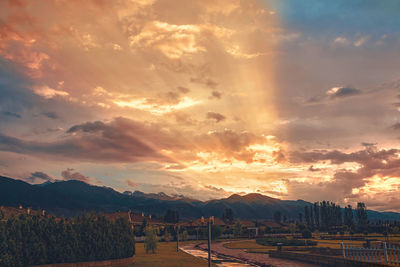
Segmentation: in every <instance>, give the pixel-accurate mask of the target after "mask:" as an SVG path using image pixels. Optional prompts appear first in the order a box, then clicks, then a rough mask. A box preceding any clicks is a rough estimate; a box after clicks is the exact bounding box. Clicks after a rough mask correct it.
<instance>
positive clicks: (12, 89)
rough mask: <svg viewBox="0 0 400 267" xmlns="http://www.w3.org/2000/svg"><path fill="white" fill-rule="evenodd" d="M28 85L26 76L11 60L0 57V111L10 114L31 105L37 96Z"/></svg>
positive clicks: (29, 83)
mask: <svg viewBox="0 0 400 267" xmlns="http://www.w3.org/2000/svg"><path fill="white" fill-rule="evenodd" d="M30 87H31V82H30V81H29V79H28V78H26V77H24V76H22V75H21V74H20V72H19V71H18V70H17V69H16V67H15V66H14V65H13V64H12V63H11V62H8V61H4V60H3V59H2V58H0V111H1V110H3V112H6V113H7V112H8V113H9V114H8V115H11V114H18V113H19V112H20V111H22V110H24V109H27V108H30V107H32V106H33V105H34V103H35V101H37V100H38V97H37V96H35V94H33V93H32V91H30V90H29V88H30ZM3 114H4V113H3ZM5 115H6V114H5ZM14 117H15V116H14Z"/></svg>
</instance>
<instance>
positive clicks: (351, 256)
mask: <svg viewBox="0 0 400 267" xmlns="http://www.w3.org/2000/svg"><path fill="white" fill-rule="evenodd" d="M340 247H341V250H342V256H343V258H344V259H347V260H354V261H363V262H374V263H384V264H390V265H395V266H397V265H400V249H399V247H396V246H395V245H393V244H389V243H385V242H382V243H381V244H380V245H378V246H375V247H369V248H363V247H357V246H354V245H347V244H343V243H341V244H340Z"/></svg>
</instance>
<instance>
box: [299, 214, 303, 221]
mask: <svg viewBox="0 0 400 267" xmlns="http://www.w3.org/2000/svg"><path fill="white" fill-rule="evenodd" d="M299 223H303V213H301V212H299Z"/></svg>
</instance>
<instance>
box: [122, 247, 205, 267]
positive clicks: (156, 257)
mask: <svg viewBox="0 0 400 267" xmlns="http://www.w3.org/2000/svg"><path fill="white" fill-rule="evenodd" d="M183 244H185V242H181V243H180V245H183ZM154 266H163V267H186V266H191V267H206V266H207V262H206V261H205V260H203V259H199V258H196V257H194V256H191V255H189V254H187V253H185V252H182V251H179V252H177V251H176V244H175V243H173V242H169V243H168V244H167V243H164V242H163V243H158V249H157V253H156V254H151V253H149V254H146V252H145V250H144V245H143V243H137V244H136V262H135V263H134V264H133V265H128V266H126V267H154Z"/></svg>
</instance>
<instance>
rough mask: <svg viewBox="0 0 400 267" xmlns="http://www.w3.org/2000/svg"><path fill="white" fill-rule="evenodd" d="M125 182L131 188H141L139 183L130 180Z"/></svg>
mask: <svg viewBox="0 0 400 267" xmlns="http://www.w3.org/2000/svg"><path fill="white" fill-rule="evenodd" d="M125 182H126V184H127V185H128V186H129V187H138V186H139V184H138V183H136V182H134V181H132V180H129V179H126V180H125Z"/></svg>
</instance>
